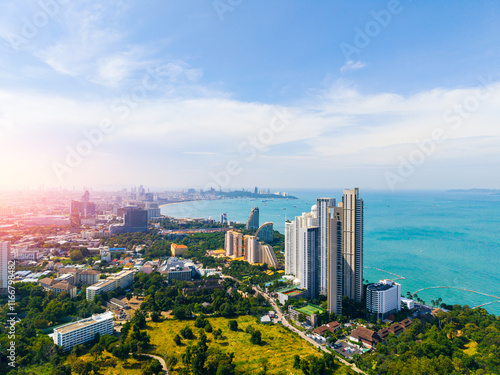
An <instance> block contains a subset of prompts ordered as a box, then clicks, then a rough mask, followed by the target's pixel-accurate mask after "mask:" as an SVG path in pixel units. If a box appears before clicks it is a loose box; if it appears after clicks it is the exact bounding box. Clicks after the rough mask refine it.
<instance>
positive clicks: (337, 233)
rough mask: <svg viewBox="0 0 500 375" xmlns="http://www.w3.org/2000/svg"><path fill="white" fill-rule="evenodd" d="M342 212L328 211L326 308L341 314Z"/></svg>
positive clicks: (341, 210)
mask: <svg viewBox="0 0 500 375" xmlns="http://www.w3.org/2000/svg"><path fill="white" fill-rule="evenodd" d="M343 216H344V210H343V209H342V204H340V207H330V208H329V209H328V258H327V259H328V260H327V265H328V267H327V275H328V276H327V287H328V288H327V294H326V296H327V307H328V312H329V313H335V314H338V315H341V314H342V284H343V283H342V278H343V273H342V266H343V257H342V222H343Z"/></svg>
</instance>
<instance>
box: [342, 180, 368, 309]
mask: <svg viewBox="0 0 500 375" xmlns="http://www.w3.org/2000/svg"><path fill="white" fill-rule="evenodd" d="M342 207H343V210H344V218H343V220H344V222H343V228H342V231H343V235H342V237H343V249H342V255H343V258H344V264H343V271H344V277H343V284H344V285H343V294H344V295H345V296H347V297H349V298H350V299H353V300H355V301H358V302H361V300H362V299H363V200H362V199H360V198H359V189H358V188H355V189H353V190H344V196H343V198H342Z"/></svg>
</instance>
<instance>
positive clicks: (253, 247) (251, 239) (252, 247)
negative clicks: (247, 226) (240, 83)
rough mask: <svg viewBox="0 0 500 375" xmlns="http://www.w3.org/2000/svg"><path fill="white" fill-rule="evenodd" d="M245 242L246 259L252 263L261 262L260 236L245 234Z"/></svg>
mask: <svg viewBox="0 0 500 375" xmlns="http://www.w3.org/2000/svg"><path fill="white" fill-rule="evenodd" d="M243 244H244V245H243V246H244V248H245V260H246V261H247V262H248V263H251V264H255V263H261V262H262V260H261V259H260V258H261V257H260V256H259V255H260V251H259V250H260V249H259V246H260V244H259V240H258V238H257V237H255V236H244V237H243Z"/></svg>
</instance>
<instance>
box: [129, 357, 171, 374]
mask: <svg viewBox="0 0 500 375" xmlns="http://www.w3.org/2000/svg"><path fill="white" fill-rule="evenodd" d="M129 354H132V353H129ZM140 355H145V356H146V357H151V358H154V359H157V360H158V361H159V362H160V363H161V365H162V367H163V373H164V374H167V375H169V374H168V368H167V363H166V362H165V360H164V359H163V358H162V357H160V356H157V355H154V354H146V353H140Z"/></svg>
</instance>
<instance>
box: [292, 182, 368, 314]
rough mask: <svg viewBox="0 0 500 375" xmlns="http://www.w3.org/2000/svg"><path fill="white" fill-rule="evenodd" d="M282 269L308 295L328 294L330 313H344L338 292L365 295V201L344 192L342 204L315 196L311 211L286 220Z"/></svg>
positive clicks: (352, 192)
mask: <svg viewBox="0 0 500 375" xmlns="http://www.w3.org/2000/svg"><path fill="white" fill-rule="evenodd" d="M285 273H286V274H288V275H294V276H295V277H297V278H298V279H300V281H301V286H302V287H303V288H306V289H307V290H308V296H309V298H314V297H315V296H316V295H317V294H318V293H319V294H323V295H326V296H327V305H328V311H329V312H334V313H336V314H341V312H342V296H347V297H349V298H350V299H354V300H356V301H358V302H360V301H361V300H362V299H363V200H362V199H360V198H359V189H358V188H355V189H353V190H345V191H344V195H343V198H342V202H341V203H339V204H338V205H337V207H336V206H335V199H332V198H318V199H317V204H315V205H314V206H312V207H311V212H308V213H303V214H302V216H296V217H295V219H294V220H293V221H289V222H286V223H285Z"/></svg>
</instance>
